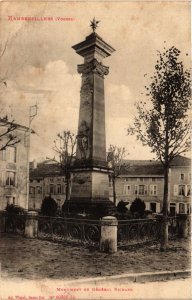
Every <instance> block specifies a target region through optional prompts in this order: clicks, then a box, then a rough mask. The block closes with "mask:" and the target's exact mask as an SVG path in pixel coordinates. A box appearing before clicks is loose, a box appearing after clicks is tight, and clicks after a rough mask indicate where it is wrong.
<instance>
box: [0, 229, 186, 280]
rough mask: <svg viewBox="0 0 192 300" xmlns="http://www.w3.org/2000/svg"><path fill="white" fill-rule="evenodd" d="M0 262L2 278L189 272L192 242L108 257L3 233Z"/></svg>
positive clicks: (149, 246)
mask: <svg viewBox="0 0 192 300" xmlns="http://www.w3.org/2000/svg"><path fill="white" fill-rule="evenodd" d="M0 262H1V272H2V274H1V276H2V278H16V277H19V278H26V279H42V278H54V279H65V280H68V279H77V278H83V277H96V276H110V275H118V274H122V273H141V272H152V271H166V270H167V271H172V270H185V269H190V242H189V240H186V239H180V240H175V241H170V242H169V248H168V250H167V251H166V252H160V251H159V245H158V244H156V245H145V246H140V247H132V248H129V249H127V250H118V252H117V253H114V254H105V253H100V252H99V251H97V250H95V249H88V248H85V247H82V246H71V245H66V244H57V243H52V242H49V241H44V240H38V239H34V240H33V239H26V238H24V237H21V236H16V235H11V234H9V235H8V234H5V233H1V234H0Z"/></svg>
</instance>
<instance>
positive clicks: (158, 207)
mask: <svg viewBox="0 0 192 300" xmlns="http://www.w3.org/2000/svg"><path fill="white" fill-rule="evenodd" d="M160 211H161V210H160V203H157V207H156V212H157V213H159V212H160Z"/></svg>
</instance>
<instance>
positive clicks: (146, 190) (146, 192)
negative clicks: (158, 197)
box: [145, 185, 148, 195]
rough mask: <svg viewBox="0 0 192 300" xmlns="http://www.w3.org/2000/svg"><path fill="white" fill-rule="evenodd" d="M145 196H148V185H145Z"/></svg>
mask: <svg viewBox="0 0 192 300" xmlns="http://www.w3.org/2000/svg"><path fill="white" fill-rule="evenodd" d="M145 195H148V185H145Z"/></svg>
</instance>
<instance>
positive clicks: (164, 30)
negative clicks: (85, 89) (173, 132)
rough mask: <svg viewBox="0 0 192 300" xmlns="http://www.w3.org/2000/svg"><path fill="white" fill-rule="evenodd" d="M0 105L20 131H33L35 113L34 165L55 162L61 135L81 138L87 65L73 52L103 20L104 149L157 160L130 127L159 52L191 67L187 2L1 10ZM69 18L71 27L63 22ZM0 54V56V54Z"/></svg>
mask: <svg viewBox="0 0 192 300" xmlns="http://www.w3.org/2000/svg"><path fill="white" fill-rule="evenodd" d="M0 8H1V27H0V28H1V29H0V35H1V51H2V49H4V47H5V45H6V49H5V52H4V54H3V56H2V57H1V59H0V70H1V71H0V72H1V73H0V76H1V77H0V78H3V79H5V80H4V81H6V85H5V84H3V83H1V84H0V99H1V100H0V101H1V106H2V107H3V110H4V111H6V113H9V114H12V115H13V117H14V120H15V121H16V122H19V123H20V124H22V125H25V126H28V124H29V107H30V106H32V105H35V104H36V103H37V105H38V112H37V116H36V117H35V118H34V119H33V121H32V128H33V130H34V131H35V132H36V134H33V135H31V150H30V159H31V160H33V159H37V160H40V159H42V158H46V157H53V156H54V152H53V150H52V148H53V141H54V139H55V138H56V136H57V133H59V132H62V131H63V130H67V129H69V130H71V131H72V132H74V133H76V132H77V125H78V113H79V104H80V87H81V77H80V75H79V74H78V73H77V64H81V63H83V60H82V57H80V56H79V55H77V54H76V53H75V51H74V50H73V49H72V46H73V45H75V44H77V43H79V42H81V41H83V40H84V39H85V37H86V36H88V35H89V34H90V33H91V28H90V26H89V25H90V20H92V19H93V17H95V18H96V19H97V20H100V23H99V27H98V29H97V33H98V34H99V35H100V36H101V37H102V38H103V39H104V40H105V41H106V42H107V43H109V44H110V45H111V46H112V47H113V48H115V50H116V51H115V52H114V53H113V54H112V55H111V56H110V57H108V58H106V59H105V60H104V61H103V64H105V65H106V66H109V75H107V76H106V78H105V105H106V109H105V110H106V142H107V148H108V147H109V145H110V144H115V145H117V146H119V147H125V148H126V149H127V153H129V155H128V158H129V159H152V158H155V157H154V154H151V153H150V149H149V148H146V147H145V148H144V147H143V146H142V145H141V143H140V142H139V141H136V139H135V138H134V137H130V136H127V127H128V126H129V125H130V124H132V123H133V118H134V115H135V114H136V109H135V106H134V104H135V102H136V101H140V100H145V99H144V97H145V96H144V94H145V89H144V87H145V85H148V84H149V83H150V77H151V76H152V75H153V72H154V66H155V63H156V60H157V51H162V50H163V48H164V47H166V48H169V47H172V46H175V47H177V48H178V49H180V50H181V59H182V60H183V62H184V65H185V67H186V68H188V67H189V65H190V56H186V53H190V2H176V1H174V2H172V1H171V2H168V1H163V2H159V1H156V2H153V1H132V2H131V1H129V2H121V1H120V2H109V1H107V2H105V1H103V2H89V3H88V2H60V1H58V2H43V1H41V2H20V1H18V2H3V3H2V2H1V7H0ZM26 16H27V17H29V16H30V17H39V18H40V17H52V18H53V21H22V20H14V17H26ZM62 18H72V19H73V20H72V21H62ZM0 53H1V52H0Z"/></svg>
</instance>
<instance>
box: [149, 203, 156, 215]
mask: <svg viewBox="0 0 192 300" xmlns="http://www.w3.org/2000/svg"><path fill="white" fill-rule="evenodd" d="M150 210H152V212H154V213H156V211H157V204H156V203H155V202H151V203H150Z"/></svg>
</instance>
